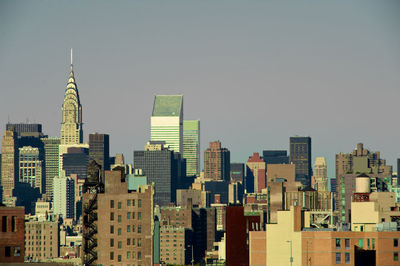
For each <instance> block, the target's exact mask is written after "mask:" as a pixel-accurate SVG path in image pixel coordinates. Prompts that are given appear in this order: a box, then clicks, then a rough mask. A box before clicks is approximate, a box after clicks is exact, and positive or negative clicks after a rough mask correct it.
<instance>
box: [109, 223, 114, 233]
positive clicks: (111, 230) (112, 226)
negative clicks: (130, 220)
mask: <svg viewBox="0 0 400 266" xmlns="http://www.w3.org/2000/svg"><path fill="white" fill-rule="evenodd" d="M110 234H114V225H110Z"/></svg>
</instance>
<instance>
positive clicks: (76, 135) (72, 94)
mask: <svg viewBox="0 0 400 266" xmlns="http://www.w3.org/2000/svg"><path fill="white" fill-rule="evenodd" d="M82 142H83V132H82V106H81V103H80V101H79V93H78V88H77V86H76V82H75V77H74V70H73V62H72V49H71V72H70V74H69V78H68V83H67V89H66V90H65V96H64V103H63V106H62V123H61V144H79V143H82Z"/></svg>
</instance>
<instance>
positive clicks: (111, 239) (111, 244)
mask: <svg viewBox="0 0 400 266" xmlns="http://www.w3.org/2000/svg"><path fill="white" fill-rule="evenodd" d="M113 246H114V238H110V247H113Z"/></svg>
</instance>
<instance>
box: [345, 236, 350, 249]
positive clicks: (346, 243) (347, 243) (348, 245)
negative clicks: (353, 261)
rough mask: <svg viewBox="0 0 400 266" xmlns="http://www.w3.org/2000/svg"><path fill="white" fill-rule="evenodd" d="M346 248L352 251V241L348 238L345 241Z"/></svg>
mask: <svg viewBox="0 0 400 266" xmlns="http://www.w3.org/2000/svg"><path fill="white" fill-rule="evenodd" d="M344 246H345V248H346V249H350V239H349V238H346V239H345V240H344Z"/></svg>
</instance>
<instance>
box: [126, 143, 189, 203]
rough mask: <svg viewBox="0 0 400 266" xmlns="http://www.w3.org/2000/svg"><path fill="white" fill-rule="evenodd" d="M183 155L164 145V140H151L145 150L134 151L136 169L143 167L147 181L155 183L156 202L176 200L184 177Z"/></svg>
mask: <svg viewBox="0 0 400 266" xmlns="http://www.w3.org/2000/svg"><path fill="white" fill-rule="evenodd" d="M181 156H182V155H181V154H179V153H176V152H173V151H172V150H170V149H169V148H167V147H165V146H164V142H161V141H150V142H149V143H147V144H146V146H145V149H144V151H134V153H133V164H134V167H135V169H143V175H145V176H147V181H148V183H149V184H150V183H151V182H154V183H155V194H154V203H155V204H158V205H160V206H166V205H168V204H169V203H170V202H175V199H176V189H177V188H179V185H180V183H181V181H182V179H183V178H184V175H185V173H186V171H183V169H185V168H184V160H183V159H182V157H181Z"/></svg>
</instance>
